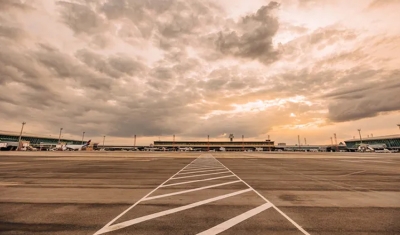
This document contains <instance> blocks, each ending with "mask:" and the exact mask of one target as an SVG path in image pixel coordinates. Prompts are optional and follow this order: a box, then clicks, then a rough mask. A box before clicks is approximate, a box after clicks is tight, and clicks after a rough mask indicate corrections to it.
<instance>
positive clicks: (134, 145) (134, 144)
mask: <svg viewBox="0 0 400 235" xmlns="http://www.w3.org/2000/svg"><path fill="white" fill-rule="evenodd" d="M133 138H134V140H133V147H136V135H134V136H133Z"/></svg>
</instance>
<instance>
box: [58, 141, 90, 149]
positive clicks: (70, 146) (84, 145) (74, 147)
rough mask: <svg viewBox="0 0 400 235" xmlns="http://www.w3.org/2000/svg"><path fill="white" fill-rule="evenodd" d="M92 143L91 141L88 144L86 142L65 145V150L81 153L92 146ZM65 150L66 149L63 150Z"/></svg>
mask: <svg viewBox="0 0 400 235" xmlns="http://www.w3.org/2000/svg"><path fill="white" fill-rule="evenodd" d="M90 142H92V140H89V141H88V142H86V143H85V144H82V145H81V144H78V145H76V144H67V145H65V150H69V151H81V150H82V148H86V147H88V146H89V145H90ZM63 150H64V149H63Z"/></svg>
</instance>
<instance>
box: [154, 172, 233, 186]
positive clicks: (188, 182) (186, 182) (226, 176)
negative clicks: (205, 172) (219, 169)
mask: <svg viewBox="0 0 400 235" xmlns="http://www.w3.org/2000/svg"><path fill="white" fill-rule="evenodd" d="M228 177H236V176H234V175H225V176H220V177H214V178H208V179H201V180H191V181H185V182H179V183H174V184H164V185H163V186H161V187H168V186H174V185H181V184H190V183H196V182H201V181H209V180H216V179H222V178H228Z"/></svg>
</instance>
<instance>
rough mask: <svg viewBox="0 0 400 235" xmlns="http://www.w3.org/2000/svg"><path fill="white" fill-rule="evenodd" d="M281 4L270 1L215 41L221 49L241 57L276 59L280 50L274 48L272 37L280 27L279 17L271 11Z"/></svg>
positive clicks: (223, 51) (224, 52) (261, 59)
mask: <svg viewBox="0 0 400 235" xmlns="http://www.w3.org/2000/svg"><path fill="white" fill-rule="evenodd" d="M278 7H279V4H278V3H276V2H270V3H269V4H268V5H267V6H263V7H261V8H260V9H259V10H258V11H257V12H256V13H255V14H251V15H247V16H245V17H243V18H242V19H241V21H240V22H238V24H237V27H238V28H237V30H228V31H221V32H220V33H219V35H218V38H217V40H216V42H215V44H216V46H217V48H218V50H219V51H221V52H222V53H223V54H226V55H233V56H236V57H241V58H248V59H259V60H260V61H262V62H265V63H269V62H272V61H275V60H276V59H277V56H278V52H277V51H276V50H275V49H274V48H273V45H272V38H273V37H274V35H275V34H276V32H277V31H278V28H279V22H278V19H276V18H275V17H274V16H273V15H272V13H271V11H273V10H274V9H277V8H278Z"/></svg>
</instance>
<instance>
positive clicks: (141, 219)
mask: <svg viewBox="0 0 400 235" xmlns="http://www.w3.org/2000/svg"><path fill="white" fill-rule="evenodd" d="M251 190H252V189H250V188H248V189H245V190H240V191H237V192H234V193H229V194H225V195H221V196H218V197H213V198H210V199H207V200H203V201H199V202H195V203H192V204H189V205H186V206H180V207H177V208H174V209H170V210H165V211H161V212H158V213H154V214H151V215H146V216H142V217H139V218H136V219H132V220H128V221H125V222H122V223H119V224H114V225H111V226H109V227H105V228H103V229H101V230H100V231H98V232H97V233H96V234H103V233H107V232H111V231H115V230H118V229H121V228H125V227H128V226H131V225H134V224H138V223H141V222H144V221H147V220H151V219H154V218H158V217H161V216H164V215H169V214H173V213H176V212H179V211H183V210H187V209H190V208H193V207H196V206H201V205H204V204H207V203H211V202H215V201H218V200H222V199H224V198H228V197H233V196H236V195H239V194H242V193H246V192H249V191H251Z"/></svg>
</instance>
